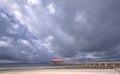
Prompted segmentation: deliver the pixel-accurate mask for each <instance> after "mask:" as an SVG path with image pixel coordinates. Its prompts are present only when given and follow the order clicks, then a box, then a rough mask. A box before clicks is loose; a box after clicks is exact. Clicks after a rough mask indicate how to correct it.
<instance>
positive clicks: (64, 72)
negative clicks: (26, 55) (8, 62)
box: [0, 69, 119, 74]
mask: <svg viewBox="0 0 120 74" xmlns="http://www.w3.org/2000/svg"><path fill="white" fill-rule="evenodd" d="M0 74H119V73H118V72H117V71H115V69H10V70H9V69H2V70H0Z"/></svg>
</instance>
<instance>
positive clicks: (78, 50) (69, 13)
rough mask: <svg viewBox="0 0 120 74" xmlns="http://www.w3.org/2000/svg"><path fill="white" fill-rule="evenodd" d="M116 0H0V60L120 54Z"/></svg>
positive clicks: (117, 5) (102, 56)
mask: <svg viewBox="0 0 120 74" xmlns="http://www.w3.org/2000/svg"><path fill="white" fill-rule="evenodd" d="M119 3H120V1H119V0H114V1H113V0H89V1H88V0H84V1H83V0H76V1H74V0H61V1H58V0H25V1H21V0H10V1H7V0H3V1H0V60H2V62H3V61H4V60H7V61H8V62H9V61H13V62H22V63H23V62H25V63H33V62H34V63H36V62H37V63H38V62H49V60H50V59H51V58H63V59H66V60H67V59H69V60H72V59H83V58H84V59H98V58H101V59H104V58H106V59H109V58H111V59H113V58H114V59H116V60H119V58H118V57H119V56H120V51H119V49H120V34H119V32H120V25H119V24H120V20H119V19H120V14H119V13H120V9H119V8H120V4H119Z"/></svg>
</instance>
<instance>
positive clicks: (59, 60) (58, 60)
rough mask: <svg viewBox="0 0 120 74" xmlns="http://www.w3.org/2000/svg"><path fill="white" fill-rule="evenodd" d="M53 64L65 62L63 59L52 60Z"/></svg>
mask: <svg viewBox="0 0 120 74" xmlns="http://www.w3.org/2000/svg"><path fill="white" fill-rule="evenodd" d="M51 62H64V61H63V60H62V59H52V60H51Z"/></svg>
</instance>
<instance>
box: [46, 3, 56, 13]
mask: <svg viewBox="0 0 120 74" xmlns="http://www.w3.org/2000/svg"><path fill="white" fill-rule="evenodd" d="M47 8H48V10H49V12H50V13H51V14H54V13H55V5H54V4H53V3H50V4H49V5H48V6H47Z"/></svg>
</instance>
